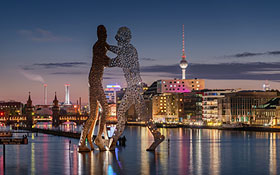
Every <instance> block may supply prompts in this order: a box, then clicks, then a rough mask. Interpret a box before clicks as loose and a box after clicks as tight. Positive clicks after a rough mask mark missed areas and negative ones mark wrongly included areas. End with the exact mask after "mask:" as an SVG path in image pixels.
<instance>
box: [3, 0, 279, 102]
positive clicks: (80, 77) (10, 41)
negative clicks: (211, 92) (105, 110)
mask: <svg viewBox="0 0 280 175" xmlns="http://www.w3.org/2000/svg"><path fill="white" fill-rule="evenodd" d="M15 2H17V3H12V2H2V3H1V7H0V11H1V12H0V14H1V21H2V24H3V27H1V29H0V37H1V41H0V59H1V65H0V79H1V82H2V85H1V86H0V100H18V101H22V102H26V100H27V97H28V92H29V91H30V92H31V95H32V100H33V101H34V103H35V104H43V102H44V98H43V97H44V93H43V91H44V89H43V84H48V94H47V97H48V99H47V101H48V102H49V103H51V102H52V100H53V98H54V92H57V96H58V99H59V101H60V102H62V101H64V98H65V97H64V94H65V93H64V84H67V83H69V84H70V85H71V87H70V92H71V94H70V98H71V99H70V101H72V102H75V101H76V100H77V99H78V98H79V97H82V99H83V102H84V103H85V102H87V101H88V100H87V98H88V94H87V90H88V88H87V78H88V72H89V68H90V63H91V54H92V53H91V47H92V44H93V43H94V42H95V41H96V27H97V25H99V24H104V25H105V27H106V28H107V31H108V40H107V41H108V43H109V44H116V41H115V39H114V36H115V34H116V31H117V29H118V28H119V27H121V26H128V27H130V28H131V30H132V35H133V38H132V44H133V45H134V46H135V47H136V48H137V50H138V54H139V58H140V65H141V71H142V76H143V80H144V82H146V83H148V85H150V84H151V83H152V82H153V81H156V80H158V79H170V78H180V77H181V68H180V66H179V63H180V60H181V54H182V52H181V49H182V38H181V36H182V25H183V24H184V25H185V45H186V46H185V49H186V59H187V61H188V63H189V66H188V68H187V69H186V78H200V79H205V85H206V88H243V89H262V84H263V83H264V82H265V80H269V83H270V85H271V88H272V89H279V88H280V82H279V80H280V79H279V75H280V73H279V71H280V62H279V55H280V51H279V47H278V46H279V44H280V35H279V28H280V24H279V22H278V19H279V17H280V13H279V12H278V9H277V7H278V6H279V2H277V1H271V3H264V2H261V1H247V2H243V1H234V2H227V3H223V2H222V1H213V2H211V3H210V2H204V3H202V2H200V3H194V2H189V1H188V2H184V3H182V2H179V1H177V2H172V3H171V2H161V1H153V2H149V6H146V5H145V2H144V1H142V2H141V3H140V2H135V3H134V4H129V3H128V1H122V2H114V1H112V2H110V1H107V2H96V3H93V2H85V3H83V4H76V3H74V1H69V2H68V3H67V4H66V3H63V2H54V1H48V3H46V2H45V3H42V2H40V3H38V2H36V1H28V2H25V3H23V2H21V1H15ZM135 6H137V8H134V7H135ZM120 9H125V10H120ZM143 9H145V11H143ZM33 13H36V15H32V14H33ZM116 14H117V15H116ZM11 21H12V22H11ZM155 21H156V22H155ZM108 56H109V57H111V58H113V57H115V55H113V54H110V53H108ZM124 82H125V81H124V78H123V73H122V71H121V70H120V69H117V68H113V69H106V70H105V74H104V85H106V84H112V83H118V84H120V85H121V86H125V84H124Z"/></svg>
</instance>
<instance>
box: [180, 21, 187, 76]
mask: <svg viewBox="0 0 280 175" xmlns="http://www.w3.org/2000/svg"><path fill="white" fill-rule="evenodd" d="M182 52H183V54H182V60H181V61H180V67H181V69H182V79H183V80H184V79H186V68H187V67H188V62H187V60H186V53H185V33H184V24H183V49H182Z"/></svg>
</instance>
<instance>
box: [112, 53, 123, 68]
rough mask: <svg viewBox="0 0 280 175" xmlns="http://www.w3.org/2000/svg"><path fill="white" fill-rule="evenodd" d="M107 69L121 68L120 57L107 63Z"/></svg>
mask: <svg viewBox="0 0 280 175" xmlns="http://www.w3.org/2000/svg"><path fill="white" fill-rule="evenodd" d="M109 67H122V64H121V60H120V57H119V56H117V57H116V58H112V59H110V61H109Z"/></svg>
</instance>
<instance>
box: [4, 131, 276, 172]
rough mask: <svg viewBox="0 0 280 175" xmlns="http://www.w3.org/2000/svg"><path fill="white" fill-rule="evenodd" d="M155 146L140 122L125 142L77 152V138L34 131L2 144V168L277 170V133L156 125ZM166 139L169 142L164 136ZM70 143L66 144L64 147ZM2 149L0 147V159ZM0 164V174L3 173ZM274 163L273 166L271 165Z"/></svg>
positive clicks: (113, 170)
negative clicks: (20, 141) (21, 140)
mask: <svg viewBox="0 0 280 175" xmlns="http://www.w3.org/2000/svg"><path fill="white" fill-rule="evenodd" d="M160 131H161V132H162V133H164V134H165V135H166V140H165V141H164V142H162V144H161V145H160V146H159V148H158V149H157V150H156V151H155V152H147V151H146V148H147V147H148V146H149V145H150V144H151V143H152V141H153V137H152V135H151V134H150V133H149V131H148V130H147V128H145V127H127V129H126V130H125V136H126V138H127V143H126V147H118V148H117V149H116V150H115V152H109V151H107V152H99V151H98V150H95V151H92V152H90V153H84V154H81V153H78V152H77V151H76V150H77V145H78V141H79V140H78V139H71V145H70V144H69V138H64V137H57V136H51V135H45V134H39V135H38V136H36V135H35V134H32V135H30V137H28V139H29V144H28V145H24V146H22V145H15V146H10V145H7V146H6V155H8V156H7V157H9V158H7V157H6V158H7V159H6V174H20V173H21V172H23V174H198V175H199V174H215V175H216V174H217V175H218V174H230V175H231V174H241V175H242V174H246V175H247V174H271V175H276V174H277V173H278V172H279V168H278V166H277V163H278V161H277V159H279V156H280V155H279V154H280V153H279V151H277V147H278V146H280V145H279V143H278V142H277V139H278V138H279V134H280V133H261V132H239V131H220V130H202V129H187V128H172V129H171V128H170V129H164V128H161V129H160ZM168 138H169V139H170V142H168V141H167V139H168ZM69 145H70V150H69ZM2 163H3V153H2V151H1V150H0V164H1V165H2ZM1 165H0V175H1V174H3V173H4V170H3V168H2V167H1ZM277 169H278V171H277Z"/></svg>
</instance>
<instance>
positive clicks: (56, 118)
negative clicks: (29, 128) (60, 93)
mask: <svg viewBox="0 0 280 175" xmlns="http://www.w3.org/2000/svg"><path fill="white" fill-rule="evenodd" d="M52 112H53V114H52V124H53V126H54V127H57V126H59V124H60V121H59V105H58V100H57V97H56V92H55V96H54V100H53V107H52Z"/></svg>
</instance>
